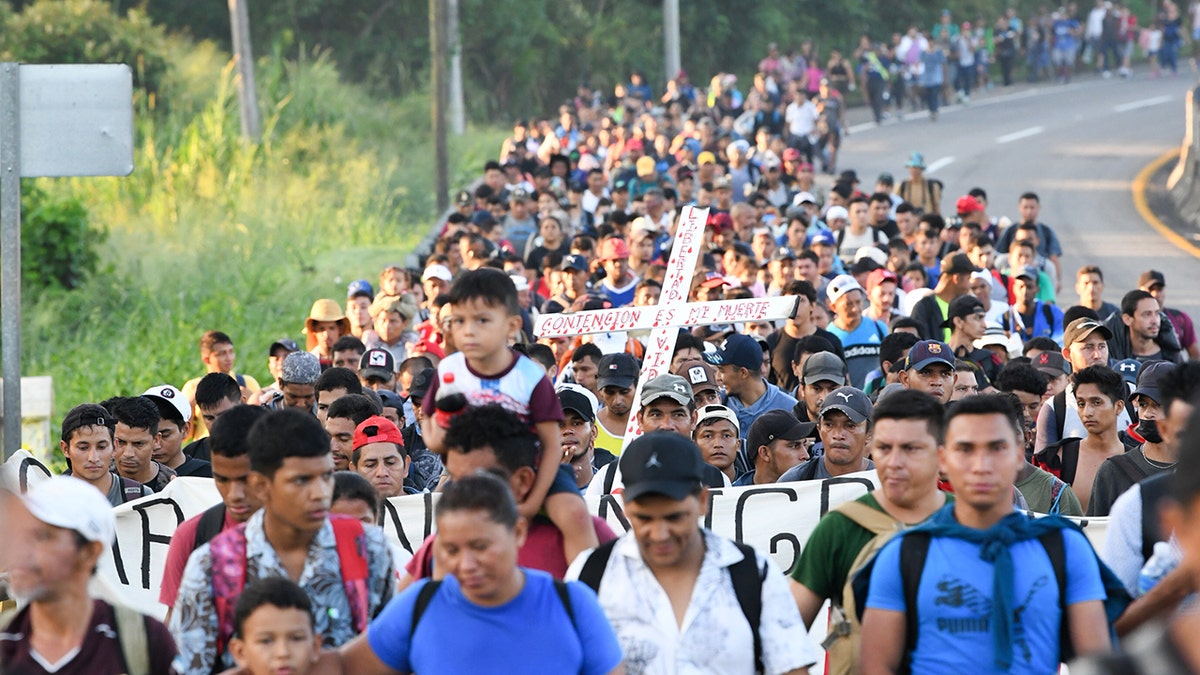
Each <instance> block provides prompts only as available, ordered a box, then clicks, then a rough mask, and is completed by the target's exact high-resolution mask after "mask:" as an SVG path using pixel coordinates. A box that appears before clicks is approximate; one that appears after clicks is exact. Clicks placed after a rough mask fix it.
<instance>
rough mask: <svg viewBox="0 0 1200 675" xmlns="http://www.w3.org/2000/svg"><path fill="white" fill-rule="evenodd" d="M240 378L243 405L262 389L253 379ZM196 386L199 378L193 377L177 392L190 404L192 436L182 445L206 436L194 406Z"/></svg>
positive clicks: (234, 376) (205, 427)
mask: <svg viewBox="0 0 1200 675" xmlns="http://www.w3.org/2000/svg"><path fill="white" fill-rule="evenodd" d="M229 376H230V377H232V378H235V379H236V378H237V377H239V373H237V372H231V373H229ZM240 376H241V378H242V382H241V384H242V403H245V402H246V401H249V400H252V398H253V396H254V395H255V394H257V393H258V392H259V390H261V389H262V387H260V386H258V380H256V379H254V378H253V377H251V376H250V375H244V374H242V375H240ZM198 384H200V378H199V377H193V378H192V379H190V380H188V381H187V382H184V383H183V386H182V387H180V388H179V391H181V392H182V393H183V395H184V396H186V397H187V399H188V401H189V402H190V403H191V404H192V435H191V437H189V438H185V439H184V440H183V443H184V445H187V444H188V443H191V442H192V441H198V440H200V439H201V438H206V437H207V436H208V427H207V426H205V425H204V416H203V415H201V414H200V408H199V407H198V406H197V405H196V385H198Z"/></svg>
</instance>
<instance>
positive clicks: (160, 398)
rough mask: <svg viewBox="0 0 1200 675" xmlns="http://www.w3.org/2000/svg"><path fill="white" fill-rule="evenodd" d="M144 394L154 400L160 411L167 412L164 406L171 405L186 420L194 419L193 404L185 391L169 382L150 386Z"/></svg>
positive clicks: (171, 408)
mask: <svg viewBox="0 0 1200 675" xmlns="http://www.w3.org/2000/svg"><path fill="white" fill-rule="evenodd" d="M142 396H145V397H146V398H148V399H150V400H152V401H154V404H155V405H157V406H158V409H159V411H160V412H166V410H165V409H164V406H169V408H170V410H174V411H175V413H176V414H178V415H179V417H180V418H181V419H183V421H184V422H188V421H191V419H192V404H191V403H189V402H188V399H187V397H186V396H184V395H183V392H181V391H179V390H178V389H176V388H175V387H173V386H171V385H169V384H160V385H158V386H156V387H150V388H149V389H147V390H146V393H144V394H142ZM163 417H166V415H163Z"/></svg>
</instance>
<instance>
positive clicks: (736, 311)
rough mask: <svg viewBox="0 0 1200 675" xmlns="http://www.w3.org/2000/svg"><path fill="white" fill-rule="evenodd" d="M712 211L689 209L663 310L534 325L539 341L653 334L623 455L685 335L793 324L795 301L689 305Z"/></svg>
mask: <svg viewBox="0 0 1200 675" xmlns="http://www.w3.org/2000/svg"><path fill="white" fill-rule="evenodd" d="M707 223H708V209H697V208H696V207H694V206H685V207H684V209H683V214H682V215H681V216H680V221H679V227H678V228H676V230H675V241H674V243H673V245H672V246H671V257H670V259H669V260H668V261H667V274H666V277H665V278H664V279H663V285H662V293H661V294H660V295H659V298H658V304H657V305H654V306H649V307H617V308H614V309H597V310H592V311H587V312H575V313H573V314H543V315H541V316H539V317H538V319H537V322H536V323H534V327H533V332H534V335H536V336H538V337H539V338H542V337H573V336H576V335H588V334H591V333H611V332H615V331H629V330H646V329H650V331H651V332H650V339H649V340H648V341H647V342H646V357H645V358H644V359H643V360H642V370H641V373H640V374H639V376H638V382H637V390H636V391H635V392H634V395H633V404H632V406H631V407H630V410H629V423H628V424H627V425H626V427H625V437H624V439H623V441H622V445H621V449H622V450H624V448H625V447H626V446H627V445H629V442H630V441H632V440H633V439H634V438H637V437H638V436H640V435H641V433H642V429H641V426H640V425H639V424H638V421H637V412H638V409H639V408H640V407H641V397H642V386H643V385H644V384H645V383H646V382H649V381H650V380H653V379H654V378H656V377H658V376H659V375H662V374H664V373H667V372H669V371H670V368H671V358H672V356H673V355H674V353H675V340H676V338H678V337H679V329H680V328H683V327H692V326H710V325H713V324H724V323H733V322H744V321H774V320H777V319H787V318H790V317H791V316H792V314H793V312H795V311H796V297H795V296H780V297H771V298H748V299H745V300H718V301H715V302H690V303H689V302H688V301H687V299H688V294H689V293H690V292H691V288H692V277H693V276H694V274H695V272H696V260H697V259H698V258H699V256H700V252H701V250H702V249H703V246H704V226H705V225H706V224H707Z"/></svg>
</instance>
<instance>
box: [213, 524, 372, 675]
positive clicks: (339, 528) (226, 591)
mask: <svg viewBox="0 0 1200 675" xmlns="http://www.w3.org/2000/svg"><path fill="white" fill-rule="evenodd" d="M329 523H330V524H331V525H332V526H333V536H334V538H335V539H336V540H337V554H338V560H339V561H340V562H341V572H342V585H343V587H344V589H345V592H346V600H347V601H349V603H350V615H351V620H352V621H353V623H354V630H356V631H357V632H359V633H361V632H363V631H365V630H366V629H367V622H368V621H369V620H370V617H369V616H368V601H369V599H370V593H369V591H368V588H367V579H368V577H369V576H370V564H369V563H368V561H367V542H366V533H365V531H364V529H363V524H362V522H361V521H359V520H358V519H356V518H351V517H349V516H342V515H338V514H330V515H329ZM209 556H210V558H211V560H212V594H213V604H214V605H215V608H216V612H217V659H216V661H215V664H216V670H217V672H220V670H221V669H223V666H221V665H220V663H221V658H220V656H221V654H224V653H225V649H226V647H227V646H228V645H229V639H230V638H231V637H233V628H234V625H233V624H234V621H233V618H234V616H233V614H234V606H235V605H236V604H237V599H238V596H240V595H241V594H242V589H244V588H245V587H246V524H245V523H242V524H241V525H238V526H237V527H234V528H231V529H228V530H225V531H224V532H221V533H220V534H218V535H217V536H215V537H213V539H212V541H210V542H209Z"/></svg>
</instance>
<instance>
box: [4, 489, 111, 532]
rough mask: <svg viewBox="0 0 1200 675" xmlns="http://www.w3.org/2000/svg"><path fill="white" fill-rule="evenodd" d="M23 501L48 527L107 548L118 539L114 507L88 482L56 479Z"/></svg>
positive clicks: (26, 496)
mask: <svg viewBox="0 0 1200 675" xmlns="http://www.w3.org/2000/svg"><path fill="white" fill-rule="evenodd" d="M20 498H21V503H22V504H24V506H25V508H26V509H28V510H29V513H30V515H32V516H33V517H34V518H37V519H38V520H40V521H41V522H43V523H45V524H47V525H53V526H54V527H61V528H63V529H65V530H74V531H75V532H78V533H79V535H80V536H81V537H83V538H84V539H86V540H88V541H98V542H100V543H101V544H104V545H105V546H108V545H109V544H111V543H112V542H113V540H114V539H115V538H116V533H117V519H116V516H114V515H113V510H112V505H111V504H109V503H108V499H107V498H105V496H104V493H102V492H100V491H99V490H97V489H96V488H94V487H92V485H91V483H88V482H87V481H84V480H81V479H79V478H76V477H74V476H55V477H53V478H51V479H49V480H47V481H43V482H41V483H38V484H37V485H34V486H32V487H30V489H29V491H28V492H26V493H25V494H23V495H21V496H20ZM8 545H9V546H11V545H13V543H12V542H9V543H8Z"/></svg>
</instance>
